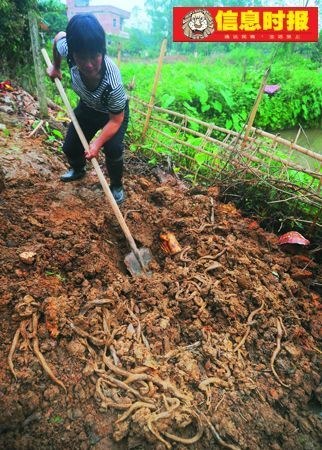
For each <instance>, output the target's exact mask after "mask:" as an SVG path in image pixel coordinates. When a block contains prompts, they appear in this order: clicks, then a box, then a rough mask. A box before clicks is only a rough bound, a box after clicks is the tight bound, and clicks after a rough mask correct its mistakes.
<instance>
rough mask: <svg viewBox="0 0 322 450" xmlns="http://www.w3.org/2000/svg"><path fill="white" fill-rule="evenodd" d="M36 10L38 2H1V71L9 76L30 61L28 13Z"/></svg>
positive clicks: (19, 0) (18, 0) (16, 0)
mask: <svg viewBox="0 0 322 450" xmlns="http://www.w3.org/2000/svg"><path fill="white" fill-rule="evenodd" d="M35 8H37V2H36V0H24V1H22V0H0V30H1V33H0V54H1V59H2V68H1V71H3V72H5V73H6V74H8V75H10V74H12V73H14V72H15V69H16V68H17V66H19V65H23V64H25V61H29V60H30V35H29V29H28V11H29V10H30V9H35Z"/></svg>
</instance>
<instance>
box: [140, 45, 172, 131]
mask: <svg viewBox="0 0 322 450" xmlns="http://www.w3.org/2000/svg"><path fill="white" fill-rule="evenodd" d="M166 49H167V40H166V39H163V41H162V44H161V49H160V55H159V61H158V66H157V71H156V74H155V77H154V83H153V87H152V92H151V97H150V102H149V105H148V114H147V117H146V120H145V124H144V128H143V131H142V140H144V139H145V136H146V132H147V130H148V127H149V121H150V117H151V114H152V109H153V106H154V102H155V94H156V91H157V87H158V82H159V78H160V73H161V67H162V63H163V58H164V55H165V52H166Z"/></svg>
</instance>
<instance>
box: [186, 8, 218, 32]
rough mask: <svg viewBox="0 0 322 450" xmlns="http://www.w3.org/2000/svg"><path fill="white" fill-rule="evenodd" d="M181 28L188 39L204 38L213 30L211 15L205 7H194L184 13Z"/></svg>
mask: <svg viewBox="0 0 322 450" xmlns="http://www.w3.org/2000/svg"><path fill="white" fill-rule="evenodd" d="M182 29H183V33H184V35H185V36H187V37H188V38H190V39H204V38H205V37H207V36H209V34H211V33H213V32H214V31H215V27H214V22H213V20H212V17H211V15H210V13H209V12H208V11H207V10H206V9H195V10H194V11H191V12H190V13H189V14H186V15H185V16H184V18H183V21H182Z"/></svg>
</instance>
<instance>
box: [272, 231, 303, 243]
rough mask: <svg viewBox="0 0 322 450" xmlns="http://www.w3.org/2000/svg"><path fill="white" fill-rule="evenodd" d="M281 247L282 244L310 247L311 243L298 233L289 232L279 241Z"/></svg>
mask: <svg viewBox="0 0 322 450" xmlns="http://www.w3.org/2000/svg"><path fill="white" fill-rule="evenodd" d="M278 243H279V245H282V244H299V245H309V244H310V241H309V240H308V239H305V237H304V236H302V235H301V234H300V233H298V232H297V231H289V232H288V233H285V234H282V236H280V237H279V239H278Z"/></svg>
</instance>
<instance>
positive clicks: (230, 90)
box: [121, 44, 322, 131]
mask: <svg viewBox="0 0 322 450" xmlns="http://www.w3.org/2000/svg"><path fill="white" fill-rule="evenodd" d="M268 50H273V51H274V47H272V46H270V47H267V49H266V51H265V52H262V51H261V48H260V47H259V48H258V47H256V46H248V45H245V44H240V45H239V46H238V47H236V48H235V49H233V50H231V51H230V52H229V53H222V54H220V55H217V56H216V58H207V59H200V58H193V59H192V58H190V60H187V61H186V62H182V61H173V62H171V64H167V63H165V64H164V65H163V68H162V76H161V80H160V83H159V86H158V91H157V97H156V102H157V105H159V106H161V107H163V108H170V109H172V110H175V111H177V112H181V113H183V114H188V115H190V116H194V117H198V118H200V119H202V120H204V121H206V122H214V123H215V124H216V125H218V126H222V127H225V128H232V129H235V130H236V131H240V130H241V128H242V126H243V125H244V124H245V122H246V121H247V118H248V115H249V113H250V111H251V109H252V107H253V104H254V102H255V99H256V96H257V93H258V89H259V87H260V85H261V81H262V78H263V75H264V73H265V70H266V68H267V67H268V66H269V64H270V61H271V56H272V51H268ZM121 69H122V75H123V79H124V80H125V83H126V84H127V83H129V82H130V81H131V79H132V78H133V76H135V81H136V91H135V95H137V96H138V97H140V98H142V99H144V100H149V96H150V92H151V88H152V83H153V77H154V74H155V71H156V64H155V63H148V62H144V63H143V62H142V63H123V64H122V66H121ZM268 84H279V85H280V86H281V89H280V91H279V92H277V93H276V94H274V95H273V96H268V95H266V94H265V95H264V96H263V99H262V101H261V103H260V107H259V110H258V113H257V115H256V118H255V126H258V127H261V128H264V129H266V130H273V131H276V130H281V129H285V128H291V127H293V126H297V125H298V124H301V125H302V126H306V127H315V126H319V124H320V122H321V117H322V78H321V72H320V70H319V67H318V64H317V63H316V62H314V61H313V62H312V61H310V60H309V59H307V58H305V57H303V56H301V55H299V54H296V53H295V54H288V55H287V56H285V51H283V49H281V51H279V52H278V53H277V56H276V58H275V59H274V61H273V63H272V67H271V73H270V76H269V79H268Z"/></svg>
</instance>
